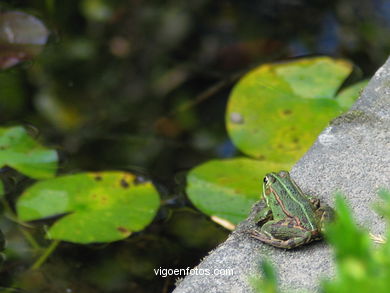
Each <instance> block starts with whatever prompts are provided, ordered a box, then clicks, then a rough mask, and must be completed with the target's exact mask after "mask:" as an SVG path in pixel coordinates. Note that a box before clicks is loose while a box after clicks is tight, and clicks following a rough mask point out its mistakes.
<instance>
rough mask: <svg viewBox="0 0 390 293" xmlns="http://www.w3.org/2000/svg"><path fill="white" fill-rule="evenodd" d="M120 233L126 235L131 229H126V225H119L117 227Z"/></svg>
mask: <svg viewBox="0 0 390 293" xmlns="http://www.w3.org/2000/svg"><path fill="white" fill-rule="evenodd" d="M116 229H117V230H118V231H119V232H120V233H122V234H124V235H130V231H129V230H128V229H126V228H125V227H121V226H119V227H117V228H116Z"/></svg>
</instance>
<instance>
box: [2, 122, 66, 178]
mask: <svg viewBox="0 0 390 293" xmlns="http://www.w3.org/2000/svg"><path fill="white" fill-rule="evenodd" d="M57 160H58V156H57V152H56V151H55V150H51V149H48V148H45V147H43V146H41V145H40V144H39V143H38V142H36V141H35V140H34V139H32V138H31V137H30V136H29V135H28V134H27V132H26V130H25V129H24V128H23V127H21V126H15V127H9V128H1V127H0V168H1V167H4V166H9V167H12V168H14V169H16V170H18V171H19V172H21V173H23V174H25V175H27V176H30V177H33V178H49V177H52V176H54V175H55V173H56V170H57Z"/></svg>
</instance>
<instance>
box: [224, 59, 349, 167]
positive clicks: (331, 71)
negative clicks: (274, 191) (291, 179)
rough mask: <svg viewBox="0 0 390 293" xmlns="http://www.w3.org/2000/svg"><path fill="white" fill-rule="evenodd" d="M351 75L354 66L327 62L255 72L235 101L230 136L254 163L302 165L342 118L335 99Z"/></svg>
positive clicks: (292, 64)
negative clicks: (308, 152) (320, 137)
mask: <svg viewBox="0 0 390 293" xmlns="http://www.w3.org/2000/svg"><path fill="white" fill-rule="evenodd" d="M350 72H351V64H349V63H348V62H346V61H343V60H334V59H331V58H328V57H319V58H310V59H300V60H298V61H294V62H289V63H279V64H268V65H263V66H260V67H258V68H256V69H255V70H253V71H252V72H250V73H248V74H247V75H245V76H244V77H243V78H242V79H241V80H240V81H239V82H238V84H237V85H236V86H235V88H234V89H233V91H232V94H231V96H230V99H229V102H228V107H227V112H226V126H227V130H228V133H229V136H230V137H231V139H232V141H233V142H234V144H235V145H236V146H237V147H238V148H239V149H240V150H241V151H242V152H244V153H245V154H247V155H250V156H253V157H255V158H261V159H266V160H271V161H277V162H294V161H296V160H298V159H299V158H300V157H301V156H302V155H303V154H304V153H305V152H306V150H307V149H308V148H309V147H310V145H311V144H312V143H313V142H314V140H315V138H316V137H317V135H318V134H319V133H320V132H321V130H322V129H323V128H324V127H325V126H326V125H327V123H328V122H329V121H330V120H331V119H333V118H334V117H336V116H338V115H339V114H341V113H342V111H343V108H342V107H341V106H340V105H339V103H338V101H337V100H336V99H335V98H334V95H335V93H336V92H337V90H338V89H339V87H340V86H341V84H342V83H343V81H344V79H345V78H346V77H347V76H348V75H349V73H350Z"/></svg>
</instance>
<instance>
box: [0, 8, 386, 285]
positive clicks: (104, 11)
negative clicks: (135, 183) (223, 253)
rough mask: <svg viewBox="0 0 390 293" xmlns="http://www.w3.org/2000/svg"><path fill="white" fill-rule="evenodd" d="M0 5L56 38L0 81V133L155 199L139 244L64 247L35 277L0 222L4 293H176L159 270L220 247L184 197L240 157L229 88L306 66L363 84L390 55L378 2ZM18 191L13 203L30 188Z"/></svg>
mask: <svg viewBox="0 0 390 293" xmlns="http://www.w3.org/2000/svg"><path fill="white" fill-rule="evenodd" d="M0 5H1V6H0V7H2V9H3V10H19V11H24V12H27V13H30V14H32V15H35V16H37V17H38V18H40V19H41V20H42V21H43V22H44V23H45V24H46V25H47V27H48V29H49V30H50V32H51V34H50V38H49V41H48V44H47V45H46V47H45V49H44V51H43V53H42V54H40V55H39V56H38V57H37V58H35V59H33V60H31V61H27V62H24V63H22V64H20V65H18V66H16V67H13V68H10V69H7V70H5V71H3V72H2V73H1V74H0V77H1V79H0V80H1V81H0V125H2V126H6V125H14V124H24V125H27V126H30V128H31V129H32V131H33V132H35V135H36V136H38V137H39V138H40V139H41V140H42V141H44V142H45V144H46V145H48V146H51V147H55V148H56V149H58V151H59V153H60V156H61V167H60V170H59V173H60V174H63V173H74V172H78V171H82V170H112V169H116V170H127V171H132V172H136V173H138V174H142V175H145V176H147V177H149V178H151V179H152V180H153V182H154V183H155V184H156V185H157V186H158V188H159V191H160V194H161V198H162V203H161V204H162V206H161V208H160V212H159V214H158V215H157V217H156V219H155V221H154V222H153V224H152V225H150V226H149V227H148V228H147V229H146V230H145V231H143V232H141V233H137V234H135V235H132V236H131V237H130V238H128V239H127V240H125V241H121V242H117V243H112V244H109V245H90V246H82V245H74V244H69V243H63V244H61V245H60V246H59V248H58V249H57V250H56V251H55V253H54V254H53V255H52V257H51V258H50V259H49V260H48V262H47V263H46V264H45V265H44V266H43V267H42V269H41V270H39V271H29V270H28V266H29V265H30V264H31V262H32V261H33V259H34V258H35V257H36V255H34V254H33V253H31V251H30V250H29V247H28V245H27V244H26V242H25V240H24V238H23V235H22V234H21V233H20V232H18V230H17V229H16V225H15V224H12V223H11V222H7V220H3V222H4V223H3V222H1V223H2V225H3V226H4V227H5V228H3V229H5V230H6V231H8V233H7V234H8V235H11V236H10V237H11V239H8V241H9V243H10V245H13V246H14V247H17V248H15V253H14V256H13V257H11V258H10V259H9V261H8V262H7V263H6V264H5V265H3V266H2V267H1V268H0V284H1V285H2V286H12V287H22V288H25V289H26V290H27V291H28V292H169V291H171V290H172V289H173V287H174V286H173V284H174V281H175V280H174V278H172V277H168V278H162V277H156V276H155V274H154V272H153V269H154V268H156V269H157V268H159V267H160V266H161V267H162V268H186V267H188V266H194V265H196V264H197V263H198V262H199V260H200V258H201V257H203V256H205V255H206V253H207V251H208V250H210V249H212V248H213V247H215V246H216V245H217V244H218V243H220V242H221V241H223V240H224V239H225V238H226V236H227V232H226V231H225V230H224V229H223V228H221V227H219V226H217V225H216V224H214V223H212V222H211V221H209V220H208V219H207V217H206V216H204V215H202V214H201V213H199V212H197V211H196V210H195V209H193V208H192V207H191V204H190V203H189V201H188V200H187V199H186V196H185V193H184V187H185V172H186V171H188V170H189V169H190V168H192V167H194V166H196V165H198V164H199V163H202V162H204V161H206V160H208V159H211V158H216V157H220V158H221V157H222V158H223V157H230V156H233V155H235V154H238V151H237V150H235V149H234V147H233V145H232V144H231V143H230V141H229V138H228V137H227V134H226V131H225V129H224V112H225V104H226V102H227V99H228V96H229V92H230V90H231V88H232V86H233V85H234V82H236V81H237V79H238V78H239V77H240V76H241V75H242V74H244V73H245V72H247V71H248V70H250V69H251V68H253V67H255V66H258V65H260V64H262V63H265V62H273V61H283V60H287V59H290V58H295V57H299V56H307V55H312V54H313V55H321V54H325V55H330V56H334V57H342V58H347V59H349V60H351V61H352V62H354V63H355V64H356V67H357V70H356V71H357V72H358V75H359V76H360V77H368V76H371V75H372V74H373V73H374V72H375V70H376V69H377V68H378V67H379V66H380V65H381V64H382V63H383V62H384V61H385V60H386V58H387V56H388V52H389V49H390V38H389V32H390V2H389V1H385V0H363V1H353V0H331V1H328V0H318V1H303V0H275V1H271V0H263V1H234V0H231V1H227V0H225V1H223V0H220V1H218V0H217V1H215V0H214V1H211V0H196V1H195V0H188V1H178V0H171V1H157V0H155V1H142V0H129V1H119V0H114V1H108V0H106V1H104V0H81V1H75V0H68V1H54V0H46V1H44V0H31V1H16V0H15V1H2V2H1V3H0ZM11 175H12V176H16V175H15V174H11ZM11 175H10V176H11ZM15 180H17V182H18V184H15V185H14V192H13V194H14V195H15V196H17V195H18V190H19V189H21V188H20V186H21V185H19V184H22V186H23V184H24V183H26V180H27V179H26V178H23V177H20V175H19V176H18V177H17V179H15ZM28 183H29V181H28V180H27V183H26V184H28ZM11 187H12V186H11ZM11 189H12V188H11ZM38 227H39V228H37V229H36V230H35V232H34V235H35V236H36V237H39V236H41V238H40V239H41V240H40V242H41V244H42V245H47V242H45V240H44V238H43V237H42V235H43V234H44V232H43V231H44V228H43V227H42V226H41V225H40V226H38ZM13 230H15V231H14V232H12V231H13ZM10 231H11V232H10ZM66 290H68V291H66Z"/></svg>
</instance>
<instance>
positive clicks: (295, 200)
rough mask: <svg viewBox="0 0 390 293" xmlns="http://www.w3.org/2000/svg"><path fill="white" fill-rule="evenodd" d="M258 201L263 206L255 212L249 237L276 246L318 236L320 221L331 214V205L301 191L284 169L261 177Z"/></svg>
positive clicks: (330, 218) (289, 245) (286, 246)
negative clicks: (254, 219) (260, 191)
mask: <svg viewBox="0 0 390 293" xmlns="http://www.w3.org/2000/svg"><path fill="white" fill-rule="evenodd" d="M262 200H264V201H265V207H264V208H263V209H262V210H261V211H260V212H259V213H258V214H257V215H256V224H257V228H256V229H255V230H253V231H251V236H252V237H253V238H256V239H258V240H260V241H262V242H264V243H267V244H270V245H273V246H276V247H280V248H285V249H291V248H295V247H297V246H300V245H303V244H306V243H309V242H311V241H314V240H319V239H321V238H322V232H323V231H324V224H325V223H327V222H330V221H331V220H332V219H333V217H334V211H333V209H332V208H331V207H329V206H328V205H326V204H321V203H320V201H319V199H317V198H315V197H312V196H309V195H305V194H303V192H302V190H301V189H300V188H299V187H298V185H297V184H296V183H295V182H294V181H293V180H292V179H291V177H290V174H289V173H288V172H287V171H280V172H279V173H269V174H267V175H266V176H265V177H264V180H263V198H262Z"/></svg>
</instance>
